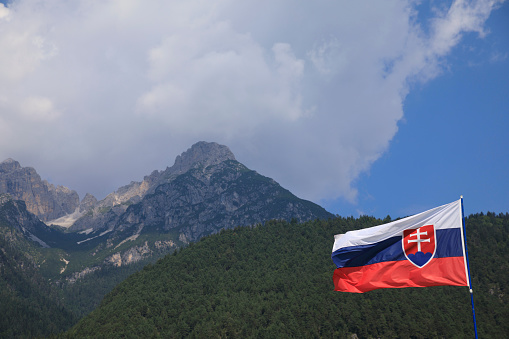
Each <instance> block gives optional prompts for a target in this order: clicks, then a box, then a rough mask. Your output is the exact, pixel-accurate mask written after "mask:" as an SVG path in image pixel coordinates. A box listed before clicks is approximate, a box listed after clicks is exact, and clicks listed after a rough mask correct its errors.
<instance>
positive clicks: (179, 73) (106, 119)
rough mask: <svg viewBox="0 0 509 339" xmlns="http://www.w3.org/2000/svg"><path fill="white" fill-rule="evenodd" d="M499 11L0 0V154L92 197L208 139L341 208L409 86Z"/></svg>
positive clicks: (402, 4)
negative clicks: (2, 1)
mask: <svg viewBox="0 0 509 339" xmlns="http://www.w3.org/2000/svg"><path fill="white" fill-rule="evenodd" d="M496 5H497V2H495V1H473V2H466V1H455V2H454V3H453V4H452V6H451V7H450V8H448V9H446V10H445V11H444V10H442V11H437V12H436V13H435V17H434V18H432V20H431V21H430V27H429V29H428V30H423V29H422V27H421V26H420V25H421V23H420V22H418V21H417V15H416V14H417V13H416V9H415V2H414V1H403V0H392V1H383V2H382V1H372V2H358V1H336V2H331V1H325V0H320V1H316V2H313V3H308V2H302V3H298V4H296V3H295V2H294V1H290V0H278V1H267V2H262V3H260V2H259V1H242V2H239V1H231V0H219V1H206V0H193V1H162V0H161V1H159V0H158V1H156V0H154V1H149V2H146V1H145V2H143V1H139V0H129V1H125V0H122V1H120V0H119V1H113V0H107V1H100V2H90V1H85V0H77V1H72V2H69V1H64V0H48V1H35V0H15V1H14V2H13V3H12V4H10V5H9V7H7V8H6V7H4V6H2V5H0V93H1V94H0V95H1V97H0V123H1V124H2V127H0V128H1V129H2V130H3V131H8V132H7V133H5V134H3V133H1V134H0V145H1V148H0V158H7V157H12V158H15V159H18V160H20V161H21V162H22V165H26V166H34V167H36V168H37V169H38V170H39V171H40V172H41V174H42V175H43V177H44V176H45V175H46V176H45V177H52V178H53V179H54V181H55V182H56V183H58V184H64V185H68V186H70V187H71V188H75V189H78V190H80V193H81V194H82V195H83V194H84V193H85V192H86V191H90V192H92V193H94V194H96V195H98V196H99V197H101V196H103V195H105V194H107V193H109V192H110V191H112V190H114V189H116V188H117V187H118V186H120V185H122V184H125V183H127V182H129V181H130V180H140V179H141V178H142V176H143V175H145V174H148V173H150V172H151V171H152V170H153V169H162V168H164V167H165V166H169V165H171V164H172V162H173V159H174V157H175V156H176V155H177V154H179V153H180V152H182V151H183V150H185V149H187V148H188V147H189V146H190V145H191V144H192V143H194V142H196V141H198V140H210V141H218V142H221V143H224V144H227V145H229V146H230V147H231V148H232V150H233V151H234V152H235V153H236V155H237V158H238V159H239V160H241V161H243V162H244V163H246V164H247V165H248V166H250V167H251V168H253V169H256V170H258V171H259V172H260V173H262V174H266V175H269V176H271V177H273V178H275V179H276V180H277V181H279V182H281V184H282V185H283V186H285V187H288V188H289V189H290V190H291V191H293V192H295V193H297V194H298V195H300V196H303V197H306V198H311V199H315V200H316V199H320V198H334V197H343V198H346V199H348V200H350V201H354V200H355V199H356V189H355V186H354V185H353V182H354V181H355V179H356V178H357V177H358V176H359V174H360V173H362V172H363V171H367V170H369V168H370V166H371V165H372V163H373V162H374V161H376V159H378V158H379V157H380V156H381V155H382V154H383V152H384V151H386V150H387V148H388V145H389V142H390V140H391V139H392V138H393V137H394V135H395V133H396V132H397V129H398V128H397V123H398V121H400V120H401V119H402V117H403V109H402V107H403V101H404V99H405V96H406V94H407V92H408V90H409V89H408V88H409V87H408V86H409V82H411V81H416V80H418V81H426V80H428V79H432V78H433V77H435V76H437V75H438V74H440V72H441V70H442V67H443V64H444V62H445V57H447V55H448V54H449V53H450V52H451V50H452V49H453V48H454V46H456V45H457V44H458V43H459V41H460V39H461V36H462V34H464V33H465V32H477V33H478V34H480V36H483V35H484V34H486V32H485V29H484V22H485V21H486V19H487V18H488V16H489V14H490V13H491V11H493V9H494V8H495V7H496ZM425 31H426V32H429V33H425ZM42 122H44V128H41V123H42ZM16 135H26V137H25V138H18V139H17V140H16V142H13V140H12V138H14V137H15V136H16ZM0 160H1V159H0ZM55 164H58V166H55Z"/></svg>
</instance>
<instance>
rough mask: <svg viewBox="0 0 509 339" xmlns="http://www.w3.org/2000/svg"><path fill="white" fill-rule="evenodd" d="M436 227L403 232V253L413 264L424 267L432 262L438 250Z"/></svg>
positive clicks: (426, 226)
mask: <svg viewBox="0 0 509 339" xmlns="http://www.w3.org/2000/svg"><path fill="white" fill-rule="evenodd" d="M435 239H436V237H435V227H433V225H425V226H422V227H419V228H417V229H409V230H404V231H403V239H402V242H403V251H404V253H405V256H406V257H407V259H408V260H410V262H411V263H412V264H414V265H415V266H417V267H423V266H424V265H426V264H427V263H429V262H430V260H431V258H433V256H434V255H435V250H436V247H437V246H436V240H435Z"/></svg>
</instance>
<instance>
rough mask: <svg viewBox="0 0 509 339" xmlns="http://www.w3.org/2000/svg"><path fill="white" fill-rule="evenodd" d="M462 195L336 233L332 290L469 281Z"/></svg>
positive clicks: (359, 291)
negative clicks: (406, 214)
mask: <svg viewBox="0 0 509 339" xmlns="http://www.w3.org/2000/svg"><path fill="white" fill-rule="evenodd" d="M462 214H463V213H462V207H461V199H460V200H458V201H455V202H453V203H450V204H447V205H443V206H440V207H436V208H433V209H431V210H429V211H426V212H422V213H419V214H416V215H413V216H410V217H407V218H404V219H400V220H396V221H393V222H390V223H387V224H383V225H379V226H375V227H370V228H366V229H362V230H358V231H350V232H347V233H345V234H338V235H335V236H334V247H333V248H332V261H333V262H334V263H335V264H336V267H337V269H336V270H334V276H333V280H334V289H335V290H336V291H342V292H355V293H363V292H368V291H371V290H375V289H379V288H403V287H428V286H439V285H453V286H469V279H468V269H467V261H466V255H465V253H466V252H465V242H464V240H463V239H464V234H463V221H462Z"/></svg>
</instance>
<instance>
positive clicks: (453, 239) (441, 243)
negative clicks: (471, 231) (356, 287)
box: [332, 228, 463, 268]
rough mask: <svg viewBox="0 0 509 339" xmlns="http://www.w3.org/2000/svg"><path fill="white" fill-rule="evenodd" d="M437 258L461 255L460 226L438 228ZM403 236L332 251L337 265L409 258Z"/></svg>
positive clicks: (333, 259) (364, 263) (365, 263)
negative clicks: (403, 245) (403, 244)
mask: <svg viewBox="0 0 509 339" xmlns="http://www.w3.org/2000/svg"><path fill="white" fill-rule="evenodd" d="M436 236H437V249H436V251H435V258H446V257H461V256H463V247H462V246H461V231H460V229H459V228H448V229H441V230H436ZM401 238H402V237H401V236H399V237H392V238H389V239H386V240H384V241H381V242H377V243H374V244H369V245H361V246H350V247H343V248H340V249H338V250H336V251H335V252H333V253H332V261H333V262H334V263H335V264H336V267H338V268H340V267H358V266H365V265H371V264H376V263H379V262H386V261H398V260H407V259H406V257H405V254H404V253H403V248H402V245H401Z"/></svg>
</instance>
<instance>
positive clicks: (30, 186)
mask: <svg viewBox="0 0 509 339" xmlns="http://www.w3.org/2000/svg"><path fill="white" fill-rule="evenodd" d="M0 193H8V194H10V195H11V196H12V197H13V199H15V200H23V201H24V202H25V204H26V207H27V210H28V211H30V212H31V213H33V214H35V215H36V216H38V217H39V218H40V219H41V220H43V221H48V220H52V219H57V218H59V217H62V216H64V215H67V214H70V213H73V212H74V211H75V209H76V208H77V207H78V206H79V196H78V193H76V192H75V191H72V190H70V189H68V188H67V187H64V186H54V185H52V184H50V183H48V182H47V181H45V180H42V179H41V177H40V176H39V174H37V172H36V171H35V169H33V168H32V167H21V165H20V164H19V162H17V161H15V160H13V159H10V158H9V159H7V160H5V161H3V162H2V163H0Z"/></svg>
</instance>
